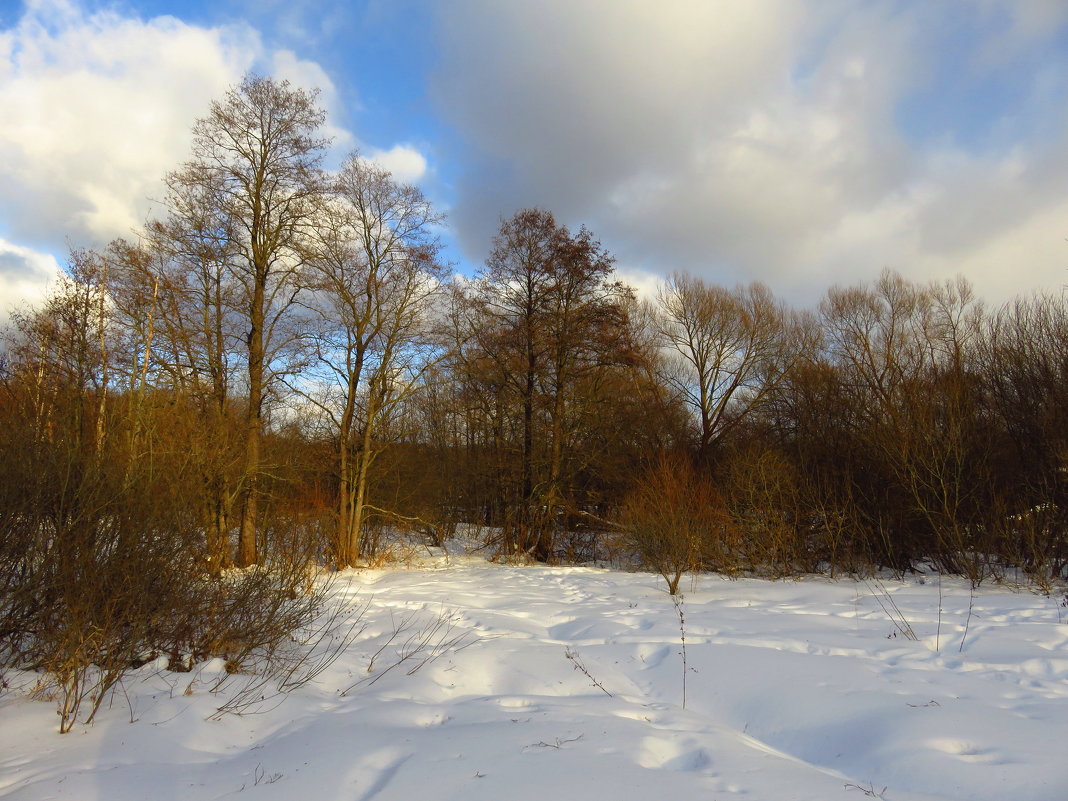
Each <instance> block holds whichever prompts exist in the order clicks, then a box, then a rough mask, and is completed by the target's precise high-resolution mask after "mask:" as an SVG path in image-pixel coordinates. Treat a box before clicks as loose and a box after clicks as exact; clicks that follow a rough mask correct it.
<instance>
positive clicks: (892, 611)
mask: <svg viewBox="0 0 1068 801" xmlns="http://www.w3.org/2000/svg"><path fill="white" fill-rule="evenodd" d="M872 581H873V582H874V583H875V586H876V587H878V588H879V592H878V593H876V591H875V589H874V588H873V587H872V586H871V585H870V584H868V583H867V582H864V583H865V584H866V585H867V587H868V589H870V590H871V591H872V597H874V598H875V601H876V603H878V604H879V606H880V608H882V610H883V612H885V613H886V616H887V617H888V618H890V622H891V623H893V624H894V628H896V629H897V630H898V631H899V632H900V633H901V635H902V636H903V637H904V638H905V639H906V640H912V641H913V642H916V641H917V640H919V637H917V636H916V632H915V631H913V630H912V625H911V624H910V623H909V622H908V620H906V619H905V615H904V614H902V612H901V610H900V609H899V608H898V606H897V602H896V601H894V598H893V596H892V595H890V591H889V590H887V589H886V587H884V586H883V585H882V583H881V582H880V581H879V579H872ZM880 596H881V597H880ZM884 599H885V600H884Z"/></svg>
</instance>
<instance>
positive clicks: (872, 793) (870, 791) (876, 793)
mask: <svg viewBox="0 0 1068 801" xmlns="http://www.w3.org/2000/svg"><path fill="white" fill-rule="evenodd" d="M845 789H847V790H860V791H861V792H862V793H864V795H866V796H868V798H885V797H886V796H884V795H883V793H885V792H886V787H884V788H883V789H882V790H876V789H875V786H874V785H873V784H872V783H871V782H868V786H867V787H864V786H863V785H860V784H853V783H849V784H846V785H845Z"/></svg>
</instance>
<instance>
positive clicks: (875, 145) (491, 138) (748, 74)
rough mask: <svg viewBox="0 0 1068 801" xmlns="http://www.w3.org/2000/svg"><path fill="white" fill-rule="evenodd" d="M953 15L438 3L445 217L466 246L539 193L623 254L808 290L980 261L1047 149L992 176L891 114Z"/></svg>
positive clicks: (1040, 205) (1042, 193)
mask: <svg viewBox="0 0 1068 801" xmlns="http://www.w3.org/2000/svg"><path fill="white" fill-rule="evenodd" d="M1005 8H1009V7H1008V6H1005V7H1002V9H1001V10H1004V9H1005ZM957 13H961V12H960V11H959V10H958V12H957ZM947 14H950V12H949V11H948V10H947V7H944V6H943V7H928V6H925V5H921V6H919V7H911V6H910V7H905V8H903V7H902V6H900V4H894V3H889V2H868V3H861V4H857V3H837V4H836V3H808V4H802V3H793V2H790V3H786V2H782V3H780V2H752V3H744V4H727V3H724V4H714V3H685V2H675V3H671V2H668V3H661V4H657V5H656V6H655V7H654V6H651V5H650V4H648V3H639V2H603V3H599V2H584V3H565V2H547V3H539V4H519V3H515V4H507V3H494V2H483V1H480V0H471V1H470V2H465V3H459V4H455V3H454V4H450V5H449V6H448V10H447V11H446V12H443V14H442V19H441V26H440V32H441V38H442V42H443V45H442V46H443V53H442V62H441V69H440V71H439V73H438V75H437V76H436V78H435V81H434V87H433V91H434V96H435V98H436V101H437V103H438V106H439V108H440V109H441V111H442V113H443V114H444V115H445V116H446V117H447V119H448V120H450V121H451V123H452V124H453V125H454V126H455V127H456V129H457V130H458V131H459V133H460V134H461V136H462V137H463V139H464V141H465V142H466V149H465V150H464V152H462V153H459V154H455V157H456V158H458V159H459V162H460V164H461V175H460V178H459V180H458V182H457V185H456V189H457V192H458V196H457V199H456V201H455V204H454V210H453V212H452V214H451V217H450V220H451V222H452V223H453V224H454V226H456V228H457V229H458V235H459V238H460V242H461V246H462V247H463V248H464V251H465V253H466V255H467V256H468V257H469V258H472V259H480V258H481V257H482V256H483V254H484V253H485V251H486V249H487V247H488V241H489V237H490V236H491V235H492V232H493V230H494V229H495V227H496V221H497V219H498V217H499V216H500V215H508V214H510V213H511V212H512V211H514V210H515V209H516V208H519V207H522V206H529V205H542V206H546V207H548V208H550V209H552V210H553V211H554V212H555V213H557V215H558V216H559V217H561V218H562V219H564V220H566V221H567V222H573V223H577V222H584V223H587V224H588V225H590V226H591V227H592V228H593V230H594V231H595V232H596V233H597V234H598V235H599V236H600V237H601V238H602V240H603V241H604V243H605V244H606V245H607V246H608V247H609V248H610V249H611V250H613V251H614V252H616V253H617V255H618V256H619V257H620V261H621V262H626V263H627V265H628V266H630V267H633V268H636V269H644V270H648V271H655V272H659V273H661V274H663V273H667V272H669V271H671V270H674V269H679V268H682V269H688V270H691V271H694V272H699V273H703V274H705V275H706V276H708V277H709V278H711V279H712V280H718V281H722V282H724V283H733V282H734V281H737V280H750V279H754V278H755V279H761V280H765V281H767V282H769V283H770V284H771V285H772V286H773V288H775V289H776V290H778V291H782V292H784V293H790V294H791V296H792V297H793V298H794V299H795V300H798V301H799V302H805V303H808V302H812V301H813V300H814V299H815V298H816V297H817V296H818V295H819V294H821V293H822V292H823V291H824V290H825V289H826V288H827V286H828V285H829V284H830V283H837V282H849V281H852V280H859V279H863V278H869V277H872V276H874V275H875V274H877V272H878V270H879V269H881V267H883V266H884V265H887V264H889V265H890V266H893V267H895V268H897V269H900V270H902V271H904V272H906V273H907V274H908V273H909V271H910V270H913V271H915V273H916V277H925V276H928V275H938V276H941V275H943V274H946V275H948V274H951V273H952V272H953V271H954V269H955V265H956V264H960V265H961V269H967V268H974V269H976V270H978V272H977V274H979V275H981V274H984V273H983V271H982V270H979V268H978V267H975V265H977V264H979V263H980V262H979V261H976V259H979V260H980V261H981V258H982V257H981V254H979V251H981V249H982V247H983V245H984V243H986V242H987V241H991V242H992V241H993V238H994V237H995V236H1004V235H1006V232H1011V231H1012V230H1015V229H1017V228H1020V227H1021V226H1024V225H1026V224H1028V220H1030V219H1032V218H1033V217H1034V216H1035V215H1037V214H1040V213H1041V212H1042V211H1043V209H1048V208H1049V204H1050V203H1051V202H1053V201H1054V200H1055V199H1057V198H1058V197H1059V196H1058V195H1055V194H1052V192H1050V191H1047V189H1046V188H1045V187H1046V186H1047V185H1048V184H1049V183H1050V182H1048V181H1045V180H1044V179H1043V178H1042V175H1041V173H1042V172H1043V170H1044V169H1045V170H1049V169H1050V164H1049V163H1048V162H1049V160H1051V159H1053V160H1055V159H1056V158H1058V157H1057V155H1056V153H1053V152H1045V153H1042V152H1037V151H1035V152H1032V151H1031V150H1027V152H1026V158H1025V162H1026V166H1025V168H1024V173H1026V174H1020V175H1015V176H1014V175H1007V174H1004V173H997V172H996V171H995V174H994V175H990V174H989V173H990V171H991V169H992V168H995V170H996V168H998V167H999V165H1004V164H1005V163H1006V162H1007V161H1011V159H1007V157H1006V156H1005V154H999V153H986V154H963V155H959V154H958V155H957V156H954V155H953V154H954V152H955V151H954V150H953V147H952V145H951V143H950V144H948V145H947V144H946V143H943V142H938V143H936V145H933V146H928V149H922V148H921V147H920V146H919V145H917V144H916V143H911V142H909V141H907V140H906V138H905V136H904V134H903V133H902V132H901V131H900V128H899V125H898V121H897V117H896V115H897V114H898V113H899V108H900V103H901V102H902V100H903V99H904V98H907V97H908V96H909V94H910V93H911V92H914V91H916V89H917V87H923V86H924V81H926V80H928V79H929V78H930V76H931V74H932V63H933V62H934V60H936V58H937V50H936V48H937V46H938V40H937V35H938V34H937V32H938V31H944V30H946V27H947V23H949V22H951V21H952V20H951V19H949V18H948V17H947V16H946V15H947ZM1012 35H1013V36H1019V35H1021V34H1020V33H1019V31H1018V30H1017V29H1016V28H1014V29H1013V33H1012ZM1055 127H1056V130H1058V131H1063V130H1064V123H1063V120H1057V122H1056V126H1055ZM1020 147H1023V148H1025V150H1026V148H1028V147H1033V143H1032V145H1031V146H1028V145H1027V143H1022V144H1021V145H1020ZM947 153H948V154H949V155H950V157H951V158H950V161H952V160H953V158H956V163H955V164H950V166H949V168H948V169H946V165H945V163H944V156H945V155H946V154H947ZM1062 185H1063V183H1062ZM1029 193H1030V196H1028V195H1029ZM999 196H1000V197H1001V198H1003V199H1004V200H1008V201H1009V202H1011V203H1013V204H1014V208H1013V209H1012V210H1011V211H1009V212H1008V213H1006V212H1005V210H1004V209H1002V208H999V203H998V201H997V198H998V197H999ZM954 211H956V212H957V213H954ZM960 212H964V213H960ZM965 251H966V252H967V253H968V254H970V255H969V259H970V260H969V259H964V258H963V254H964V253H965ZM977 254H979V255H977ZM969 265H970V267H969ZM1034 280H1036V281H1040V280H1043V279H1042V278H1041V276H1040V275H1039V273H1038V272H1036V273H1035V275H1034ZM983 289H984V287H982V286H980V290H981V291H982V290H983Z"/></svg>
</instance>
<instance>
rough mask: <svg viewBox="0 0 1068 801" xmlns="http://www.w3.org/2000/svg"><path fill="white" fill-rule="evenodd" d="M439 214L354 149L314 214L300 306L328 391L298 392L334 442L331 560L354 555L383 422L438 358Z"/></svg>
mask: <svg viewBox="0 0 1068 801" xmlns="http://www.w3.org/2000/svg"><path fill="white" fill-rule="evenodd" d="M440 220H441V218H440V216H439V215H437V214H436V213H435V212H434V210H433V208H432V207H431V205H430V202H429V201H428V200H427V199H426V198H425V197H424V195H423V194H422V192H421V191H420V190H419V189H417V188H416V187H414V186H409V185H405V184H401V183H399V182H397V181H396V180H394V179H393V177H392V176H391V175H390V174H389V172H388V171H386V170H384V169H382V168H380V167H377V166H375V165H374V164H372V163H370V162H368V161H365V160H364V159H362V158H360V157H359V156H358V155H355V154H354V155H353V156H351V157H350V158H349V159H348V160H347V161H346V162H345V164H344V165H343V167H342V169H341V171H340V173H339V174H338V176H337V178H336V181H335V183H334V186H333V192H332V193H331V195H330V196H329V197H328V198H326V199H325V200H324V202H323V204H322V207H321V209H320V212H319V221H318V227H317V233H316V248H315V256H314V258H313V259H312V260H311V272H310V275H309V278H310V287H311V289H312V291H313V294H312V295H311V299H310V302H309V306H310V308H311V309H312V310H313V311H314V312H315V314H316V317H317V318H318V323H319V325H318V332H319V333H318V336H317V338H316V343H315V350H316V356H317V361H318V363H319V364H320V365H321V366H322V367H323V368H325V369H326V372H327V379H328V386H329V390H328V392H327V393H326V394H325V395H319V394H318V393H315V392H305V395H306V397H308V398H309V399H311V400H313V402H315V403H316V405H317V406H319V408H320V409H321V410H322V411H323V412H324V413H325V414H326V416H327V417H328V419H329V420H330V423H331V428H332V438H333V439H334V441H335V443H336V449H337V450H336V453H337V470H338V476H337V478H338V502H337V528H336V560H337V563H338V565H339V566H345V565H351V564H355V562H356V560H357V558H358V557H359V556H360V550H361V533H362V530H363V525H364V519H365V513H366V509H367V496H368V481H369V475H370V471H371V467H372V465H373V464H374V461H375V458H376V457H377V455H378V454H379V453H380V451H381V449H382V447H384V445H385V442H386V439H387V437H386V429H387V427H388V424H389V423H390V422H391V420H393V419H395V417H396V416H395V414H394V412H395V411H396V410H397V408H398V406H399V405H400V404H402V403H403V402H404V401H405V400H406V399H407V398H408V396H409V395H410V394H411V393H412V392H414V391H415V390H416V388H417V387H419V386H420V379H421V378H422V376H423V375H424V373H425V372H426V370H427V369H428V368H429V367H430V366H431V365H432V364H434V363H435V362H436V361H437V360H438V359H439V358H440V356H441V348H440V347H438V345H437V343H436V341H435V336H434V334H433V330H432V325H431V322H432V320H431V316H430V312H431V308H432V304H433V302H434V300H435V299H436V298H437V297H438V296H439V295H440V294H441V289H442V280H443V270H442V267H441V265H440V264H439V263H438V261H437V254H438V251H439V249H440V246H439V244H438V241H437V237H436V234H435V227H436V226H437V225H438V223H439V222H440ZM395 433H400V432H395Z"/></svg>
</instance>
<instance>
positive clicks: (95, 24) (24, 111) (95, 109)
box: [0, 0, 352, 307]
mask: <svg viewBox="0 0 1068 801" xmlns="http://www.w3.org/2000/svg"><path fill="white" fill-rule="evenodd" d="M250 69H256V70H262V71H265V72H267V73H269V74H274V75H278V76H280V77H284V78H287V79H289V80H291V81H292V82H293V83H294V84H296V85H299V86H302V87H306V88H319V89H320V90H321V91H322V95H321V97H322V99H323V101H324V103H326V104H327V106H330V105H334V106H335V107H336V106H337V105H338V100H337V95H336V92H335V90H334V87H333V84H332V83H331V82H330V80H329V78H328V77H327V76H326V74H325V72H323V70H322V69H321V68H319V67H318V65H316V64H314V63H312V62H309V61H305V60H301V59H300V58H298V57H297V56H296V55H294V54H293V53H292V52H290V51H271V50H269V49H268V48H267V47H265V45H264V43H263V41H262V40H261V37H260V34H259V33H258V32H257V31H256V30H254V29H253V28H251V27H249V26H247V25H244V24H232V25H221V26H216V27H201V26H197V25H191V24H188V23H185V22H182V21H180V20H178V19H175V18H174V17H169V16H160V17H154V18H151V19H141V18H137V17H130V16H124V15H123V14H120V13H118V12H116V11H111V10H101V11H94V12H88V11H86V10H84V9H83V7H82V6H81V5H79V4H78V3H75V2H67V1H66V0H33V2H29V3H27V5H26V6H25V9H24V11H23V13H22V15H21V17H20V18H19V19H18V20H17V22H16V23H15V24H14V25H13V27H11V28H8V29H6V30H0V108H2V109H3V110H4V123H3V125H0V187H3V190H2V191H0V236H3V237H5V239H6V241H7V242H8V244H9V245H10V246H13V247H23V248H30V249H32V250H34V251H35V252H37V251H50V252H62V251H64V250H66V245H65V242H67V241H70V242H73V243H75V244H77V245H84V246H95V245H99V244H102V243H104V242H106V241H108V240H109V239H111V238H113V237H116V236H123V235H128V234H129V233H130V231H131V229H134V228H136V227H138V226H139V225H141V224H142V223H143V222H144V220H145V218H146V216H147V215H148V214H149V212H150V210H151V209H152V207H153V202H152V199H153V198H159V197H161V195H162V193H163V190H162V184H161V178H162V177H163V176H164V174H165V173H166V172H167V171H168V170H171V169H174V168H175V167H177V166H178V165H179V164H180V163H181V162H182V161H183V160H184V159H185V158H187V157H188V153H189V145H190V133H189V132H190V128H191V126H192V124H193V122H194V120H195V119H196V118H197V117H199V116H202V115H203V114H204V113H205V112H206V111H207V109H208V107H209V104H210V102H211V100H213V99H215V98H218V97H220V96H222V95H223V94H224V93H225V91H226V89H227V88H228V87H230V86H232V85H234V84H236V83H237V82H239V81H240V79H241V76H242V75H243V74H244V73H245V72H246V71H248V70H250ZM328 134H333V135H334V136H335V140H336V142H337V146H339V147H343V148H345V149H347V148H348V147H350V146H351V142H352V138H351V135H350V134H348V132H346V131H344V130H342V129H340V128H335V129H333V130H331V131H328ZM12 243H17V245H16V244H12ZM20 252H21V251H20ZM24 263H26V264H29V262H24ZM6 274H7V275H8V276H9V280H7V281H6V283H5V285H4V286H3V287H0V307H4V306H6V305H8V304H9V303H10V302H11V300H12V299H13V297H14V296H15V295H17V294H18V290H19V287H21V286H23V283H24V282H32V281H34V275H35V273H34V272H33V271H32V270H31V269H30V268H28V267H27V268H26V269H25V270H24V272H22V273H21V275H22V278H21V279H19V281H13V280H11V279H10V275H11V273H10V271H8V272H7V273H6ZM20 281H21V282H23V283H20Z"/></svg>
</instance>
